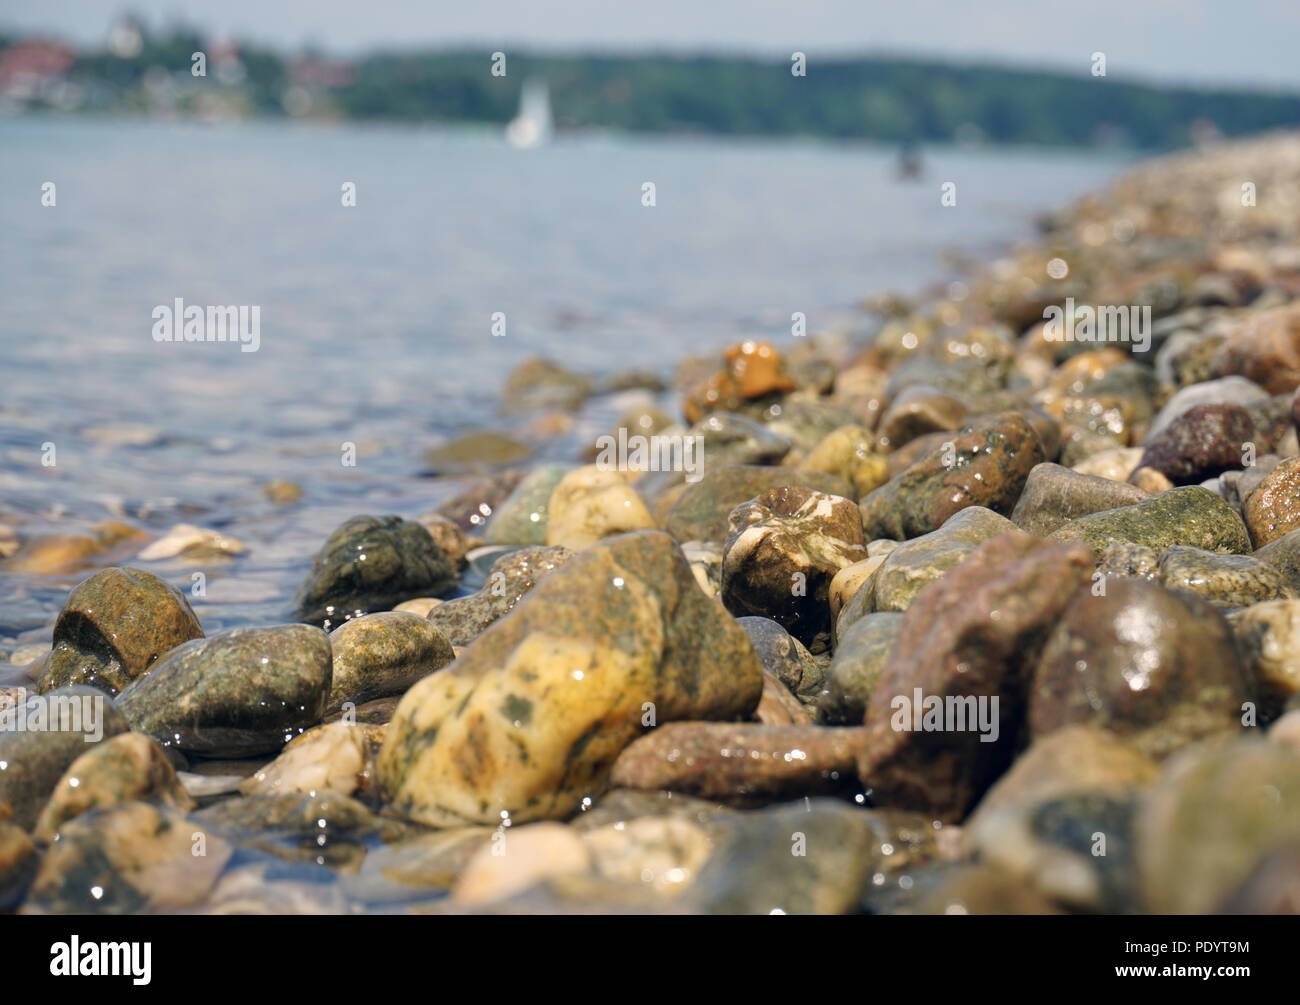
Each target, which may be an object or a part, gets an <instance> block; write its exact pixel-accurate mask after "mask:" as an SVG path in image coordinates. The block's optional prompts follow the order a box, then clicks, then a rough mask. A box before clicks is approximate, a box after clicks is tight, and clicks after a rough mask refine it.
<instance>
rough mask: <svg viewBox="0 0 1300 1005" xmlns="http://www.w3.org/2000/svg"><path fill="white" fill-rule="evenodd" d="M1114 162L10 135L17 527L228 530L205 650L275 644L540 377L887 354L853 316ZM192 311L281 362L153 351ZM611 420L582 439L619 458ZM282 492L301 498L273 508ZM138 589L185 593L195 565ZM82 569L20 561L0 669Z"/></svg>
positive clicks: (8, 337)
mask: <svg viewBox="0 0 1300 1005" xmlns="http://www.w3.org/2000/svg"><path fill="white" fill-rule="evenodd" d="M1124 166H1125V161H1124V160H1123V159H1122V158H1121V157H1119V156H1117V155H1113V154H1107V155H1089V154H1079V153H1077V152H1071V153H1068V154H1065V153H1052V154H1049V153H1042V152H1007V151H965V150H934V151H927V153H926V165H925V175H924V177H923V178H922V179H921V180H919V181H914V182H903V181H900V180H898V179H897V178H896V176H895V153H894V151H892V150H882V149H879V148H874V147H870V146H863V145H825V144H815V143H770V142H762V143H759V142H734V141H733V142H724V141H718V140H704V139H664V138H653V139H643V138H635V139H634V138H621V137H620V138H611V137H605V136H582V137H574V138H563V139H561V140H560V141H559V142H556V143H555V144H553V145H551V146H549V147H545V148H541V149H537V150H530V151H516V150H514V149H511V148H510V147H508V146H507V145H506V144H505V143H504V141H503V140H502V139H501V137H500V136H499V135H497V134H496V133H495V132H491V133H488V132H483V131H475V130H470V131H465V130H455V131H448V130H432V129H430V130H417V129H404V130H403V129H381V128H357V127H351V126H346V127H344V126H340V127H306V126H283V125H273V124H253V125H249V124H221V125H201V124H193V123H162V122H105V121H80V120H51V119H20V120H0V524H9V525H10V526H14V527H16V528H17V529H18V530H19V533H20V536H27V535H28V534H31V533H33V532H58V533H71V532H77V531H80V530H84V529H85V528H87V527H90V526H92V525H94V524H96V523H98V522H100V521H103V520H106V519H109V518H112V517H119V518H125V519H127V520H128V521H129V522H132V523H134V524H135V525H137V526H138V527H141V528H142V529H145V530H147V531H149V532H150V533H153V534H161V533H163V532H165V531H166V529H167V528H169V527H171V526H172V525H174V524H175V523H177V522H182V521H184V522H189V523H195V524H199V525H202V526H207V527H214V528H220V529H223V530H225V531H226V532H228V533H230V534H232V535H234V536H235V537H237V538H238V539H239V540H241V541H242V542H243V543H244V544H245V545H246V546H247V548H248V551H247V552H246V554H245V555H243V556H242V557H240V558H238V559H236V560H234V561H230V562H227V563H225V564H223V565H221V566H220V567H219V568H215V569H209V570H208V574H209V586H208V596H207V598H206V599H205V600H204V601H203V602H202V603H196V610H197V611H198V613H199V615H200V617H201V619H202V620H203V623H204V627H205V629H207V630H208V631H211V630H213V629H215V628H220V627H227V626H230V625H235V624H242V623H249V622H258V623H267V622H272V621H275V620H278V619H281V618H282V617H283V616H284V614H285V611H286V607H287V604H288V602H289V599H290V597H291V595H292V593H293V590H294V588H295V587H296V585H297V583H298V582H299V581H300V580H301V578H302V576H303V575H304V573H305V570H306V568H307V567H308V565H309V564H310V560H311V558H312V556H313V555H314V553H315V551H316V549H317V548H319V546H320V544H321V543H322V541H323V539H324V537H325V536H326V535H327V534H328V532H329V531H330V530H331V529H332V528H333V527H334V526H335V525H337V524H338V523H339V522H340V521H341V520H343V519H345V518H346V517H348V516H351V515H353V514H355V513H360V512H370V513H385V512H395V513H400V514H402V515H405V516H414V515H416V514H418V513H421V512H426V511H428V510H430V509H432V508H433V507H434V506H435V505H436V504H437V502H438V501H440V500H441V499H442V498H444V497H445V496H446V495H448V494H449V493H450V492H451V491H452V490H453V489H454V488H456V487H457V486H456V484H455V483H451V482H447V483H443V482H433V481H431V480H429V479H425V478H420V477H418V471H419V469H420V459H419V458H420V454H421V452H422V451H423V450H425V449H426V448H427V447H429V446H431V445H433V444H435V443H437V442H439V441H440V440H441V439H442V438H444V437H446V436H448V435H450V434H452V433H454V432H456V431H458V430H462V429H469V428H476V427H496V428H506V429H508V428H509V421H508V420H505V419H502V418H501V417H500V416H499V415H497V414H496V406H497V392H498V389H499V387H500V384H501V381H502V379H503V377H504V375H505V373H506V372H507V371H508V370H509V369H510V368H511V367H512V366H513V365H515V364H516V363H517V362H519V361H520V360H522V359H523V358H524V357H526V356H528V355H532V354H543V355H547V356H550V357H552V358H554V359H556V360H557V361H558V362H560V363H562V364H564V365H565V366H567V367H570V368H572V369H578V370H584V371H589V372H591V373H593V374H600V373H608V372H611V371H614V370H618V369H624V368H632V367H635V368H642V369H651V370H655V371H658V372H659V373H661V374H662V375H664V376H667V375H668V374H669V373H670V372H671V367H672V364H673V362H675V361H676V360H677V359H678V358H680V357H682V356H684V355H687V354H690V353H696V352H699V351H701V350H703V349H708V348H710V347H721V346H723V345H725V344H727V343H728V342H731V341H734V340H736V339H737V338H739V337H742V336H755V335H757V336H767V337H770V338H772V339H774V340H776V341H777V342H778V344H779V343H780V341H781V340H782V339H789V338H790V337H791V336H790V330H789V325H790V315H791V314H792V313H793V312H795V311H802V312H804V313H805V314H806V316H807V318H808V325H809V329H810V330H811V331H816V330H818V329H820V328H833V327H838V328H848V329H850V330H865V329H866V327H867V324H868V319H867V318H866V317H865V316H863V315H861V314H858V313H857V312H856V309H855V304H856V303H857V302H858V301H860V300H861V298H862V297H864V296H866V295H868V294H871V293H875V292H880V291H883V290H887V289H894V290H900V291H904V292H906V291H914V290H917V289H919V288H921V287H922V286H923V285H925V284H927V283H929V282H932V281H935V280H938V279H940V278H942V277H943V268H942V266H941V264H940V252H941V251H942V250H943V249H954V250H957V251H960V252H964V253H967V254H977V255H988V254H992V253H994V252H995V251H996V250H997V249H998V248H1000V247H1005V246H1006V245H1008V244H1009V243H1011V242H1013V241H1015V240H1018V239H1021V238H1025V237H1028V236H1029V234H1030V232H1031V227H1032V221H1033V218H1034V216H1035V214H1037V213H1038V212H1040V211H1042V210H1044V209H1047V208H1051V207H1055V206H1059V205H1062V204H1064V203H1066V202H1068V201H1070V200H1071V199H1073V198H1074V197H1076V196H1077V195H1079V194H1080V193H1082V192H1083V191H1085V190H1088V189H1091V188H1095V187H1097V186H1099V185H1101V184H1102V183H1104V182H1105V181H1106V180H1107V179H1108V178H1109V177H1110V176H1112V175H1113V174H1115V173H1117V172H1118V171H1120V170H1121V169H1122V168H1123V167H1124ZM945 181H952V182H954V183H955V184H956V186H957V205H956V206H955V207H942V206H941V205H940V199H939V189H940V185H941V184H942V183H943V182H945ZM45 182H53V183H54V184H55V186H56V189H55V192H56V200H57V202H56V205H55V206H53V207H46V206H42V205H41V193H42V185H43V184H44V183H45ZM346 182H353V183H355V185H356V206H355V207H344V206H343V205H341V199H340V194H341V187H342V186H343V185H344V183H346ZM646 182H652V183H653V184H654V186H655V201H656V205H654V206H653V207H646V206H644V205H643V204H642V193H643V185H644V183H646ZM177 297H180V298H183V299H184V301H185V303H187V304H197V305H209V304H213V305H218V304H219V305H225V304H234V305H250V306H251V305H256V306H258V307H259V308H260V319H261V328H260V348H259V349H258V351H257V352H241V351H240V349H239V346H238V345H236V344H222V343H215V344H193V343H180V344H160V343H158V342H155V341H154V339H153V338H152V336H151V330H152V328H153V324H154V320H153V311H154V308H155V307H156V306H159V305H171V304H172V303H173V301H174V300H175V298H177ZM497 312H501V313H503V314H504V315H505V318H506V326H507V334H506V336H505V337H504V338H495V337H493V336H492V334H491V318H492V315H493V314H495V313H497ZM620 404H621V403H620V402H617V401H614V402H610V401H604V402H597V403H595V404H594V405H593V408H592V410H591V411H589V412H588V413H587V415H586V416H585V417H584V419H583V420H582V421H583V422H585V423H587V424H588V425H590V427H591V428H592V429H594V431H595V432H603V431H604V427H603V426H602V425H601V423H602V422H604V424H605V425H608V422H607V421H605V420H606V419H607V417H608V415H609V414H612V413H614V412H617V411H619V407H618V406H619V405H620ZM345 441H346V442H352V443H355V444H356V445H357V454H358V456H357V464H356V466H355V467H344V466H343V465H342V464H341V463H340V450H341V447H340V445H341V444H342V443H343V442H345ZM47 443H48V444H54V447H55V450H56V454H55V459H56V463H55V464H54V465H53V466H46V465H43V464H42V463H41V461H42V456H43V452H42V449H43V445H44V444H47ZM272 478H280V479H287V480H290V481H293V482H296V483H298V484H299V485H301V486H302V487H303V489H304V497H303V500H302V502H301V503H300V504H299V505H296V506H292V507H288V508H282V507H274V506H272V505H271V504H270V503H269V502H267V501H266V500H265V498H264V497H263V495H262V492H261V487H262V485H263V484H265V482H266V481H268V480H269V479H272ZM137 564H141V565H142V567H145V568H150V569H152V570H153V571H156V572H158V574H160V575H163V576H164V577H165V578H167V579H169V580H170V581H173V582H175V583H176V584H177V585H178V586H181V587H188V585H189V583H190V574H189V570H188V568H187V567H186V565H185V562H184V561H182V560H174V561H172V562H165V563H155V564H152V565H151V564H148V563H137ZM86 574H87V573H86V572H84V571H82V572H78V573H73V574H65V575H60V576H33V575H18V574H15V573H12V572H8V571H6V570H5V569H4V567H3V564H2V563H0V643H7V644H9V645H12V644H13V643H15V642H31V641H42V640H48V632H49V625H50V623H51V621H52V619H53V616H54V614H55V613H57V611H58V609H59V607H60V605H61V603H62V601H63V598H64V596H65V595H66V592H67V589H68V587H69V586H70V585H71V584H73V583H75V582H77V581H79V580H80V579H82V578H84V576H85V575H86ZM0 662H3V661H0Z"/></svg>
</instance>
